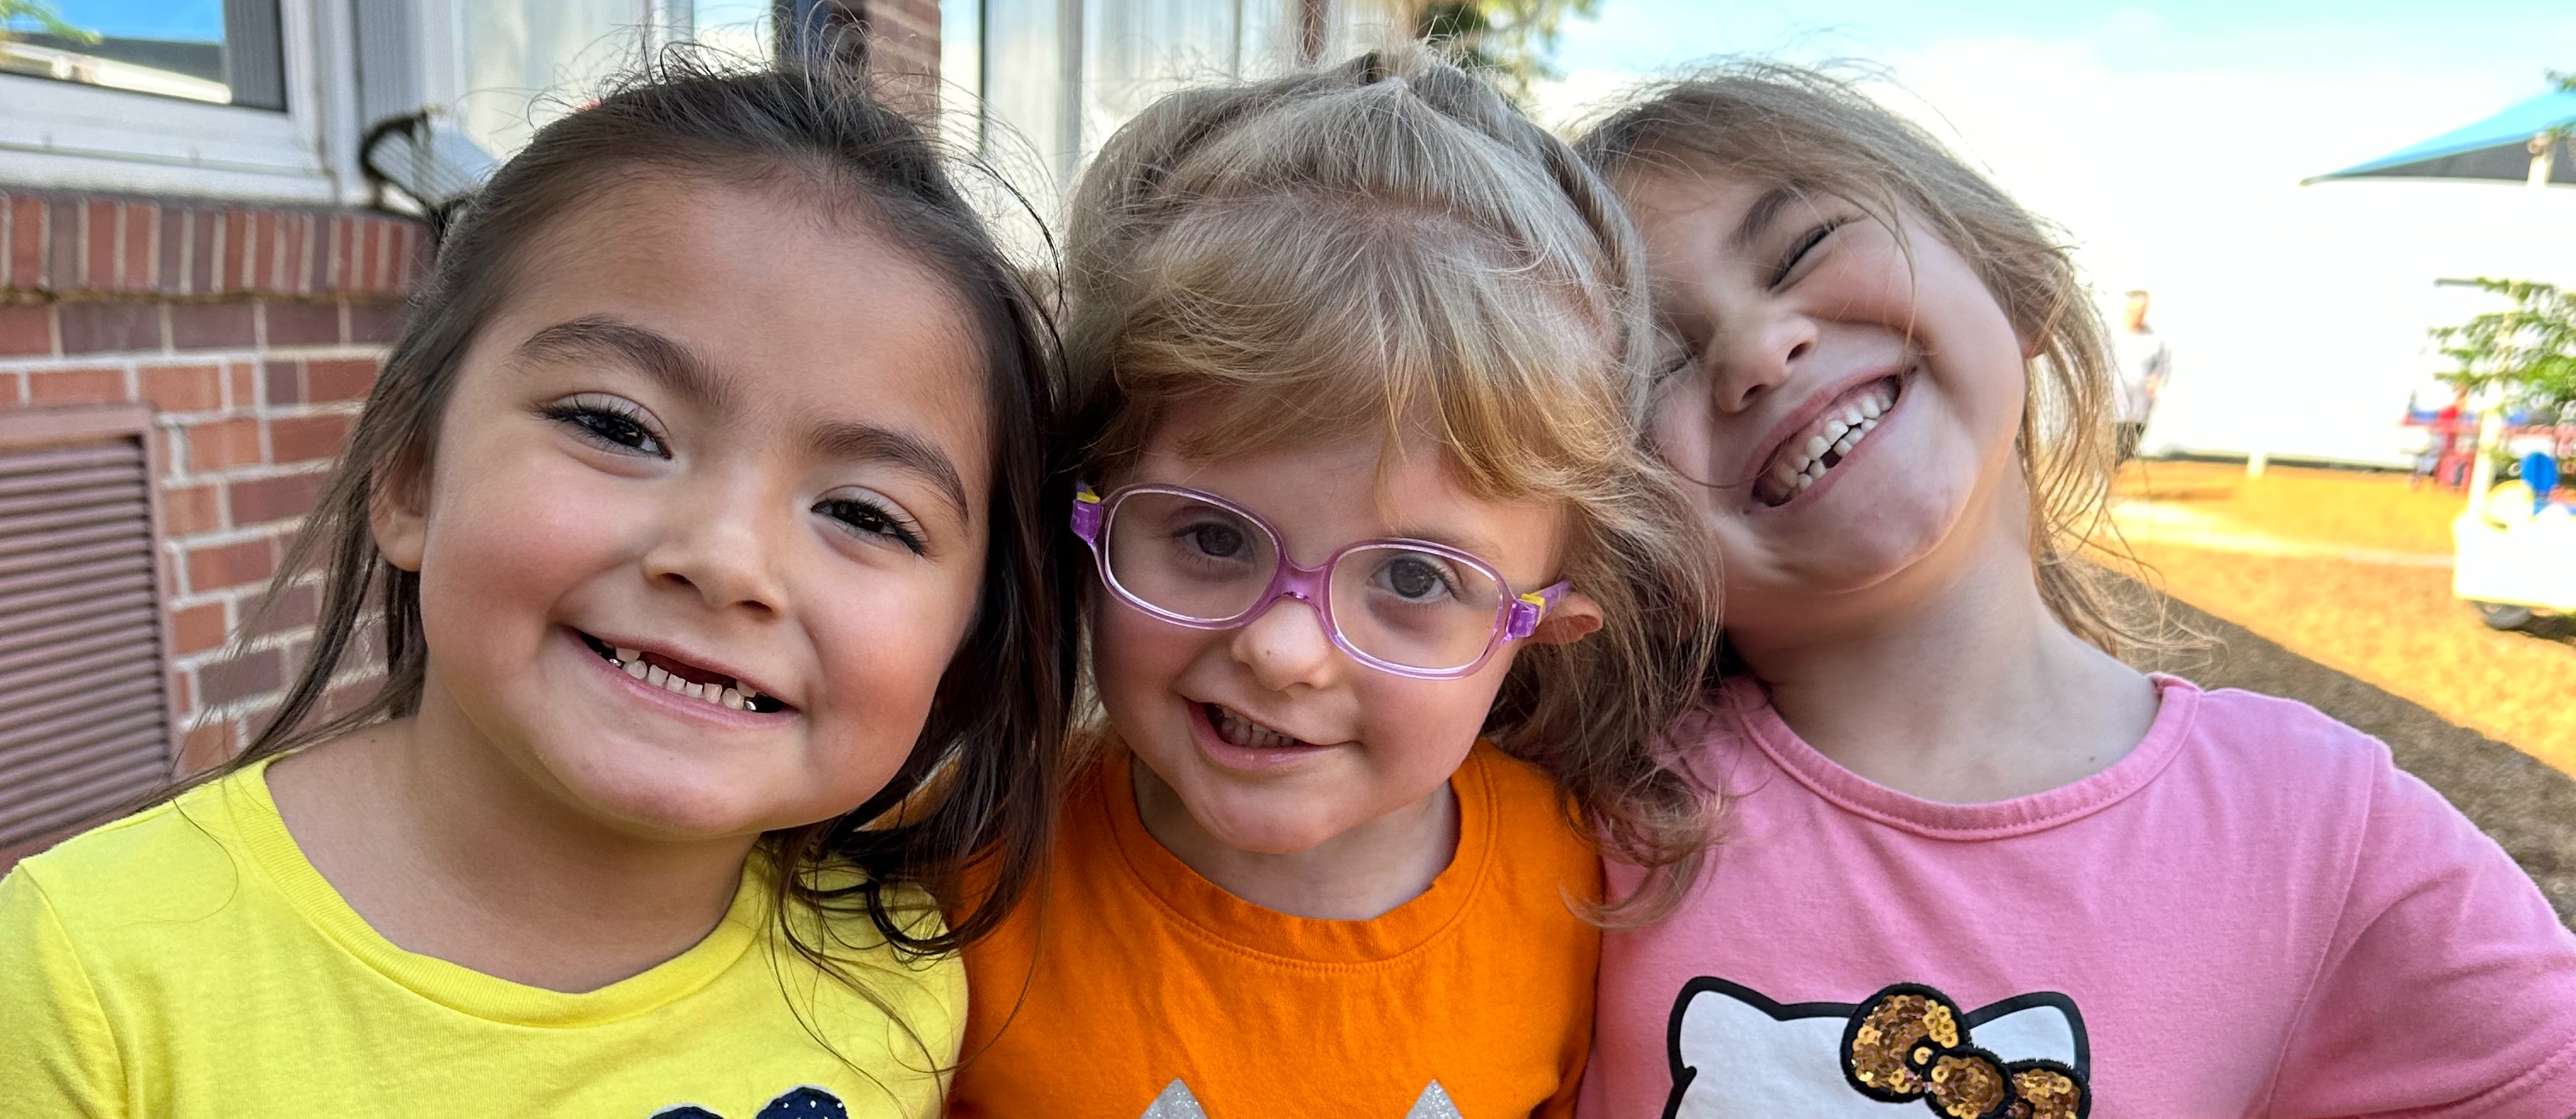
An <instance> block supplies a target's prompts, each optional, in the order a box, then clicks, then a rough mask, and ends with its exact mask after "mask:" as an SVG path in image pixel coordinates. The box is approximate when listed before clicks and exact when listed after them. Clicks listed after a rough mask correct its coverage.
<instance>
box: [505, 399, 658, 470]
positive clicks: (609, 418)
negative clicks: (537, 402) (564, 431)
mask: <svg viewBox="0 0 2576 1119" xmlns="http://www.w3.org/2000/svg"><path fill="white" fill-rule="evenodd" d="M538 414H539V415H542V416H544V417H545V418H547V419H549V420H552V421H554V422H556V423H558V424H562V425H563V426H565V427H567V428H570V429H572V432H573V434H574V435H575V436H576V437H578V438H580V439H582V440H584V441H585V442H588V443H590V444H592V445H594V446H598V447H601V448H604V449H607V450H611V451H622V452H625V453H628V454H642V455H651V456H653V457H654V458H662V459H667V458H669V457H671V448H670V445H669V444H668V443H667V442H665V441H664V440H663V438H662V436H661V434H660V433H659V432H657V431H655V430H654V428H653V422H652V421H651V420H650V419H648V418H646V416H645V415H644V412H643V410H642V409H639V408H637V407H635V406H634V405H632V404H629V403H627V402H625V401H623V400H619V399H617V398H615V397H592V396H576V397H574V398H572V399H570V400H566V401H561V402H559V403H555V404H549V405H546V406H545V407H544V408H542V409H540V410H539V412H538Z"/></svg>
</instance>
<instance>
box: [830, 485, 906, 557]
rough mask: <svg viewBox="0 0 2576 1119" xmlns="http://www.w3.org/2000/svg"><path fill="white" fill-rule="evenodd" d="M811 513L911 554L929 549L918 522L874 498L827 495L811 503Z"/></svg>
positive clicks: (857, 534)
mask: <svg viewBox="0 0 2576 1119" xmlns="http://www.w3.org/2000/svg"><path fill="white" fill-rule="evenodd" d="M814 512H815V513H817V514H819V515H821V516H825V517H829V518H831V519H833V520H835V521H838V522H840V523H841V524H842V525H843V526H844V527H845V528H846V529H847V530H848V531H849V532H850V533H851V534H852V535H856V536H869V537H875V538H877V539H880V540H884V541H886V542H888V543H891V544H894V545H897V546H899V547H901V548H903V549H904V550H906V551H909V552H911V553H912V554H914V555H924V554H927V552H928V551H929V545H928V544H927V543H925V542H924V540H923V538H922V532H921V527H920V526H919V525H915V524H913V523H912V522H911V521H909V520H907V519H905V518H904V516H903V515H902V514H900V513H897V512H895V511H894V510H893V509H892V508H890V507H888V506H886V505H884V504H881V503H879V502H877V501H875V500H873V499H870V498H867V497H857V496H849V497H827V498H824V499H823V500H821V501H817V502H815V503H814Z"/></svg>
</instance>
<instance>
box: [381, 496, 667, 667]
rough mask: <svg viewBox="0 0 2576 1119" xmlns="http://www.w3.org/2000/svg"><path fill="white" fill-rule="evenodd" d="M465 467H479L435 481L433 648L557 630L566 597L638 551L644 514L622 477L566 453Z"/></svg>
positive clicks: (428, 550) (425, 609)
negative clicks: (635, 544) (630, 543)
mask: <svg viewBox="0 0 2576 1119" xmlns="http://www.w3.org/2000/svg"><path fill="white" fill-rule="evenodd" d="M459 461H464V462H471V463H473V464H474V465H472V466H469V467H460V468H458V469H457V470H456V471H454V472H452V473H448V474H444V475H440V476H437V477H436V479H435V481H434V483H433V488H432V492H431V497H430V511H429V519H428V525H427V529H428V531H427V533H426V537H425V540H424V548H423V551H422V556H421V611H422V615H423V617H422V622H423V625H424V627H425V628H426V629H427V630H428V631H429V636H430V638H431V642H432V643H431V645H430V648H431V649H432V651H433V652H438V651H443V650H444V649H446V648H450V647H453V646H454V645H456V644H458V643H460V642H462V643H479V642H483V641H488V640H491V639H493V638H515V637H518V636H519V635H521V634H522V633H524V632H525V631H527V630H529V629H531V628H536V629H543V628H545V627H546V626H549V625H550V624H551V623H552V621H553V620H554V618H553V616H554V615H555V613H556V612H557V611H556V607H557V606H558V604H559V603H560V602H561V601H562V599H563V598H564V596H565V595H566V594H568V593H569V592H571V591H572V590H574V589H575V588H577V587H578V586H580V585H581V584H582V583H584V582H586V581H588V580H590V579H592V578H595V577H597V576H598V575H600V574H601V573H603V572H605V571H608V570H611V569H613V568H615V567H616V566H617V565H618V564H619V563H620V562H621V560H622V557H623V556H624V555H625V554H626V552H628V551H629V550H630V549H628V548H627V547H626V546H625V541H626V539H627V537H629V536H630V535H631V532H632V528H633V526H634V523H635V522H636V520H637V515H636V511H635V507H634V503H633V501H632V499H631V498H628V497H623V496H622V495H620V494H618V493H617V492H615V491H616V489H617V480H615V479H611V478H608V477H606V476H604V475H601V474H599V473H598V472H596V471H592V470H588V469H584V468H581V467H580V466H578V464H573V463H570V462H568V461H565V460H563V459H561V458H560V457H557V458H555V459H553V460H552V461H548V460H547V459H546V458H544V457H540V456H531V455H523V454H508V453H506V452H504V453H500V454H490V455H481V456H476V457H474V458H469V459H460V460H459ZM441 636H444V637H445V639H446V640H445V641H444V642H442V641H440V637H441Z"/></svg>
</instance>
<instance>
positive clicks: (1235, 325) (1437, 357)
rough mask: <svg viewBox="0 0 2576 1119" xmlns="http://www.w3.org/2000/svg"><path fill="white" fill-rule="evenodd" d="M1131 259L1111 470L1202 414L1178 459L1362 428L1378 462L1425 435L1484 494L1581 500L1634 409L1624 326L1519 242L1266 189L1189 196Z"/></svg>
mask: <svg viewBox="0 0 2576 1119" xmlns="http://www.w3.org/2000/svg"><path fill="white" fill-rule="evenodd" d="M1247 260H1260V261H1261V262H1262V267H1259V268H1245V267H1243V266H1242V262H1244V261H1247ZM1140 264H1141V265H1142V267H1141V269H1140V271H1143V272H1146V273H1148V274H1152V275H1155V276H1157V277H1158V278H1159V282H1158V283H1157V284H1156V285H1155V286H1154V290H1153V292H1152V293H1151V294H1150V295H1149V296H1148V297H1147V298H1144V299H1142V300H1140V301H1139V302H1138V303H1137V304H1136V305H1135V306H1134V308H1133V310H1132V312H1131V315H1130V317H1129V318H1128V320H1127V322H1126V324H1125V329H1124V330H1123V331H1121V332H1120V335H1119V337H1118V339H1117V341H1116V342H1115V343H1114V344H1113V347H1112V352H1111V353H1110V354H1109V355H1108V357H1109V362H1108V365H1109V368H1110V370H1111V376H1113V377H1115V378H1116V379H1117V381H1118V384H1119V388H1120V390H1121V395H1123V396H1124V397H1125V398H1126V399H1127V401H1128V404H1129V406H1128V407H1127V408H1126V409H1125V411H1124V412H1123V414H1121V415H1120V416H1119V417H1118V418H1117V420H1116V421H1115V422H1114V423H1113V424H1112V425H1111V427H1110V429H1109V430H1108V431H1106V432H1104V438H1103V439H1102V440H1101V442H1100V443H1099V444H1098V446H1097V448H1096V454H1095V459H1096V460H1097V462H1098V465H1100V466H1102V467H1104V468H1106V469H1109V470H1117V469H1122V468H1124V467H1125V466H1126V465H1128V464H1129V463H1131V462H1132V461H1133V459H1134V457H1135V456H1136V455H1138V454H1140V453H1142V451H1143V444H1144V442H1145V440H1146V438H1147V437H1148V436H1149V435H1150V433H1151V432H1153V431H1154V430H1155V428H1156V425H1157V424H1158V423H1159V422H1160V421H1161V420H1163V419H1165V418H1167V417H1168V416H1169V415H1170V414H1171V413H1172V412H1174V411H1178V410H1188V411H1190V412H1192V413H1194V414H1196V415H1197V416H1199V417H1204V419H1205V422H1204V423H1203V424H1194V425H1193V430H1192V432H1191V433H1190V435H1189V437H1188V439H1187V441H1186V442H1185V443H1184V444H1182V445H1180V446H1179V447H1177V448H1176V450H1178V451H1179V453H1181V454H1182V455H1184V456H1185V457H1191V458H1214V457H1220V456H1223V455H1229V454H1241V453H1246V452H1250V451H1258V450H1267V449H1275V448H1278V447H1282V446H1292V445H1299V444H1312V443H1316V442H1319V441H1324V440H1330V439H1339V438H1347V437H1351V436H1356V435H1359V434H1362V433H1365V432H1369V431H1375V432H1377V433H1378V435H1379V438H1380V439H1381V440H1382V441H1383V442H1384V444H1385V445H1386V447H1387V448H1388V451H1389V454H1388V455H1387V460H1388V461H1389V463H1390V464H1391V461H1392V459H1393V457H1394V456H1393V452H1394V451H1395V449H1396V448H1398V447H1400V446H1402V445H1404V444H1406V443H1408V442H1410V441H1412V440H1414V439H1420V438H1423V437H1426V436H1427V437H1429V438H1430V440H1431V441H1432V442H1433V443H1434V444H1435V445H1436V446H1437V447H1438V448H1439V450H1440V453H1441V454H1442V455H1443V457H1444V459H1445V460H1446V462H1447V464H1448V465H1449V466H1450V467H1451V468H1452V470H1453V471H1454V472H1455V474H1456V476H1457V479H1458V481H1459V483H1460V485H1462V486H1463V487H1465V488H1466V489H1467V490H1468V491H1469V492H1471V493H1474V494H1476V495H1477V496H1479V497H1484V498H1489V499H1495V500H1518V499H1524V498H1532V497H1540V498H1558V499H1580V498H1582V497H1584V496H1586V490H1587V488H1588V487H1587V486H1586V484H1585V482H1584V480H1585V479H1591V478H1598V477H1601V476H1602V473H1603V467H1604V466H1605V465H1606V464H1610V463H1615V462H1618V461H1621V460H1622V459H1623V458H1624V457H1625V456H1626V454H1627V453H1628V448H1627V424H1626V420H1627V416H1628V414H1629V412H1630V409H1631V407H1632V403H1633V404H1641V403H1642V402H1641V401H1639V402H1631V401H1628V400H1625V399H1619V398H1618V397H1617V396H1616V395H1615V386H1618V385H1621V384H1624V383H1627V382H1628V379H1627V378H1623V377H1621V376H1619V375H1618V373H1617V370H1618V369H1619V367H1620V363H1621V356H1620V353H1619V339H1618V338H1617V336H1616V333H1615V332H1616V331H1617V330H1618V329H1619V325H1617V324H1614V323H1608V322H1604V321H1602V319H1603V317H1604V316H1603V315H1601V314H1600V313H1599V312H1598V310H1597V309H1596V308H1595V307H1594V306H1593V305H1592V304H1593V303H1594V299H1595V296H1594V293H1593V292H1592V291H1591V290H1589V289H1588V287H1587V285H1586V284H1585V283H1584V277H1580V276H1573V275H1568V274H1565V270H1564V269H1561V268H1554V267H1550V266H1549V264H1548V263H1547V262H1546V255H1545V254H1542V253H1541V252H1537V251H1533V250H1532V248H1530V247H1529V246H1527V245H1513V244H1509V243H1505V242H1503V241H1500V240H1498V239H1496V238H1493V237H1491V236H1488V235H1482V234H1480V233H1478V232H1477V231H1476V230H1474V229H1473V228H1471V227H1469V226H1468V225H1466V224H1464V223H1462V222H1459V221H1457V220H1455V219H1454V218H1451V217H1449V216H1446V215H1443V214H1440V213H1436V212H1431V211H1427V210H1424V209H1421V208H1400V207H1389V206H1385V205H1383V204H1378V203H1367V204H1363V203H1359V202H1356V201H1350V200H1336V199H1330V198H1317V197H1312V196H1299V197H1291V198H1280V197H1277V196H1272V197H1269V198H1265V199H1262V200H1260V201H1259V202H1258V203H1253V202H1249V201H1245V202H1233V203H1226V204H1218V205H1206V206H1202V207H1199V208H1198V209H1197V210H1196V212H1194V213H1192V214H1190V215H1189V216H1187V217H1184V218H1183V219H1181V220H1180V221H1178V222H1176V223H1175V224H1174V225H1173V226H1172V227H1171V229H1170V231H1169V234H1168V235H1167V236H1165V237H1163V238H1161V239H1160V240H1159V242H1158V243H1157V244H1156V245H1155V246H1154V247H1153V248H1152V249H1149V250H1148V251H1147V252H1146V253H1145V254H1144V255H1143V257H1142V258H1141V259H1140ZM1381 469H1385V467H1384V466H1382V467H1381Z"/></svg>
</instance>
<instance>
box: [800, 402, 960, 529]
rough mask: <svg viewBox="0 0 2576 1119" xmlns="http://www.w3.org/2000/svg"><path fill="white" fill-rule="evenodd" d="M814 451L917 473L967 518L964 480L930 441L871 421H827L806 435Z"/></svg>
mask: <svg viewBox="0 0 2576 1119" xmlns="http://www.w3.org/2000/svg"><path fill="white" fill-rule="evenodd" d="M808 438H809V440H810V445H811V446H812V447H813V449H814V453H816V454H819V455H822V456H824V457H827V458H834V459H850V460H858V461H864V462H882V463H885V464H887V465H889V466H893V467H895V468H897V469H900V470H906V471H909V472H911V473H913V474H915V475H918V476H920V477H921V478H922V480H924V481H927V482H929V483H930V484H931V487H932V488H934V489H937V490H938V491H939V496H941V497H944V498H946V499H948V504H949V505H950V506H952V507H954V508H955V509H956V511H957V516H958V519H960V520H971V519H973V515H972V514H971V513H970V512H969V511H968V508H967V504H966V482H965V480H964V479H963V478H962V477H960V476H959V475H958V473H957V464H956V463H954V462H951V461H949V459H948V455H947V454H946V453H945V452H943V451H941V450H940V449H939V448H938V447H936V446H933V445H932V444H931V442H930V441H929V440H927V439H924V438H922V437H920V436H918V435H914V434H912V433H911V432H908V431H898V430H896V429H894V428H890V427H879V426H877V425H875V424H862V423H847V422H842V421H830V422H826V423H822V424H818V425H816V426H815V427H814V429H813V431H812V433H811V435H810V436H809V437H808Z"/></svg>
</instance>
